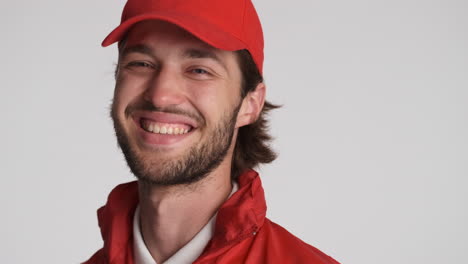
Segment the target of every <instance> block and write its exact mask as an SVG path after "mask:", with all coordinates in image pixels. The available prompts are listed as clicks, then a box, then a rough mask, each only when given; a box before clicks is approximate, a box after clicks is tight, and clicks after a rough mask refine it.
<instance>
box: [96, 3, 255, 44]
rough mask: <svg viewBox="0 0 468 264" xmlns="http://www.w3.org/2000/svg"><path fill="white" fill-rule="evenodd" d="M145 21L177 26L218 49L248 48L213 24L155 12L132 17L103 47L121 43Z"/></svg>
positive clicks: (184, 16)
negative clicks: (129, 31)
mask: <svg viewBox="0 0 468 264" xmlns="http://www.w3.org/2000/svg"><path fill="white" fill-rule="evenodd" d="M144 20H163V21H167V22H169V23H172V24H175V25H177V26H179V27H181V28H183V29H185V30H186V31H188V32H190V33H191V34H193V35H194V36H196V37H197V38H199V39H201V40H202V41H203V42H206V43H207V44H209V45H211V46H213V47H215V48H218V49H222V50H229V51H235V50H241V49H246V48H247V46H246V45H245V44H244V43H243V42H242V41H240V40H239V39H238V38H237V37H235V36H233V35H231V34H229V33H226V32H224V31H223V30H221V29H220V28H219V27H217V26H215V25H213V24H210V23H208V22H206V21H203V20H201V19H198V18H196V17H192V16H187V15H181V14H177V13H170V12H153V13H149V14H144V15H139V16H135V17H132V18H130V19H128V20H126V21H125V22H123V23H122V24H120V25H119V26H118V27H117V28H115V29H114V30H113V31H112V32H111V33H110V34H109V35H108V36H107V37H106V38H105V39H104V41H103V42H102V46H103V47H107V46H109V45H111V44H113V43H115V42H118V41H120V40H121V39H122V38H123V37H124V36H125V34H126V33H127V32H128V30H129V29H130V28H131V27H132V26H134V25H135V24H136V23H138V22H141V21H144Z"/></svg>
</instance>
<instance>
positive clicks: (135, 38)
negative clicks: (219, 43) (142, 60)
mask: <svg viewBox="0 0 468 264" xmlns="http://www.w3.org/2000/svg"><path fill="white" fill-rule="evenodd" d="M122 42H123V43H122V44H123V45H120V46H127V47H128V46H133V45H141V44H144V45H154V46H164V47H171V48H177V47H184V48H197V49H199V50H205V51H210V52H213V53H216V54H218V55H222V56H229V55H232V54H233V53H234V52H231V51H224V50H220V49H217V48H215V47H212V46H210V45H209V44H207V43H205V42H203V41H202V40H200V39H198V38H197V37H195V36H194V35H192V34H191V33H189V32H187V31H186V30H184V29H183V28H181V27H178V26H176V25H174V24H171V23H168V22H165V21H159V20H147V21H142V22H139V23H137V24H136V25H135V26H133V27H132V28H131V29H130V30H129V31H128V33H127V35H126V38H125V40H124V41H122Z"/></svg>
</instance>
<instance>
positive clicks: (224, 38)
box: [102, 0, 264, 73]
mask: <svg viewBox="0 0 468 264" xmlns="http://www.w3.org/2000/svg"><path fill="white" fill-rule="evenodd" d="M149 19H157V20H164V21H167V22H170V23H173V24H176V25H178V26H180V27H182V28H184V29H185V30H187V31H188V32H190V33H192V34H193V35H195V36H197V37H198V38H199V39H201V40H203V41H204V42H206V43H208V44H210V45H211V46H213V47H216V48H218V49H222V50H231V51H234V50H241V49H247V50H248V51H249V52H250V54H251V55H252V58H253V59H254V61H255V63H256V65H257V67H258V70H259V71H260V73H262V69H263V56H264V55H263V31H262V26H261V24H260V20H259V18H258V14H257V11H256V10H255V7H254V6H253V4H252V2H251V0H222V1H220V0H128V1H127V4H126V5H125V7H124V10H123V12H122V19H121V23H120V25H119V26H118V27H116V28H115V29H114V30H113V31H112V32H111V33H110V34H109V35H108V36H107V37H106V38H105V39H104V41H103V42H102V46H104V47H106V46H108V45H111V44H112V43H114V42H117V41H120V40H121V39H122V38H123V37H124V35H125V34H126V32H127V31H128V30H129V29H130V28H131V27H132V26H133V25H135V24H136V23H138V22H140V21H143V20H149Z"/></svg>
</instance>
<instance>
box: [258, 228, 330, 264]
mask: <svg viewBox="0 0 468 264" xmlns="http://www.w3.org/2000/svg"><path fill="white" fill-rule="evenodd" d="M254 240H257V242H254V243H260V244H263V247H264V248H265V249H267V251H266V252H268V253H267V254H268V256H267V257H268V259H269V261H267V262H265V263H308V264H339V263H338V262H337V261H336V260H334V259H333V258H331V257H330V256H328V255H326V254H325V253H323V252H322V251H320V250H319V249H317V248H315V247H313V246H311V245H309V244H307V243H305V242H304V241H302V240H301V239H299V238H298V237H296V236H294V235H293V234H291V233H290V232H289V231H287V230H286V229H284V228H283V227H281V226H280V225H278V224H276V223H274V222H272V221H270V220H269V219H265V222H264V224H263V226H262V228H261V229H260V230H259V232H258V234H257V235H256V237H255V238H254ZM279 260H281V261H279Z"/></svg>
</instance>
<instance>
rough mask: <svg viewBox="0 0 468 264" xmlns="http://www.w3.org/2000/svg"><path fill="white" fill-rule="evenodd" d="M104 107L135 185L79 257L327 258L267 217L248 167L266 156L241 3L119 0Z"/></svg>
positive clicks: (245, 5) (257, 60) (255, 46)
mask: <svg viewBox="0 0 468 264" xmlns="http://www.w3.org/2000/svg"><path fill="white" fill-rule="evenodd" d="M115 42H118V48H119V59H118V65H117V69H116V88H115V94H114V100H113V104H112V111H111V116H112V119H113V121H114V126H115V131H116V135H117V139H118V142H119V145H120V147H121V149H122V151H123V153H124V155H125V158H126V160H127V163H128V165H129V167H130V169H131V170H132V172H133V173H134V174H135V176H136V177H137V178H138V181H137V182H132V183H127V184H123V185H119V186H117V187H116V188H115V189H114V190H113V191H112V192H111V194H110V195H109V198H108V202H107V204H106V205H105V206H104V207H102V208H101V209H99V211H98V218H99V225H100V228H101V233H102V236H103V239H104V247H103V248H102V249H101V250H99V251H97V252H96V253H95V254H94V255H93V256H92V257H91V258H90V259H89V260H88V261H87V262H85V263H113V264H114V263H115V264H117V263H137V264H138V263H141V264H146V263H199V264H202V263H256V264H257V263H282V264H283V263H337V262H336V261H334V260H333V259H332V258H330V257H328V256H327V255H325V254H323V253H322V252H320V251H319V250H317V249H315V248H314V247H312V246H310V245H307V244H306V243H304V242H302V241H301V240H299V239H298V238H296V237H294V236H293V235H291V234H290V233H288V232H287V231H286V230H284V229H283V228H281V227H280V226H278V225H277V224H275V223H273V222H271V221H270V220H268V219H267V218H265V215H266V205H265V199H264V195H263V189H262V187H261V182H260V178H259V176H258V174H257V173H256V172H255V171H253V170H252V169H251V168H253V167H255V166H256V165H258V164H259V163H268V162H271V161H272V160H274V158H275V154H274V152H272V151H271V149H270V148H269V147H268V140H269V139H270V137H269V136H268V134H267V131H266V120H265V113H266V112H267V111H268V110H271V109H273V108H275V106H274V105H272V104H269V103H268V102H265V89H266V88H265V85H264V83H263V81H262V75H261V74H262V65H263V35H262V29H261V25H260V21H259V19H258V16H257V13H256V11H255V9H254V7H253V5H252V3H251V2H250V0H222V1H221V0H129V1H128V2H127V4H126V6H125V8H124V10H123V15H122V22H121V24H120V25H119V26H118V27H117V28H116V29H115V30H114V31H113V32H111V33H110V35H109V36H108V37H107V38H106V39H105V40H104V42H103V46H108V45H110V44H112V43H115Z"/></svg>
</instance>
